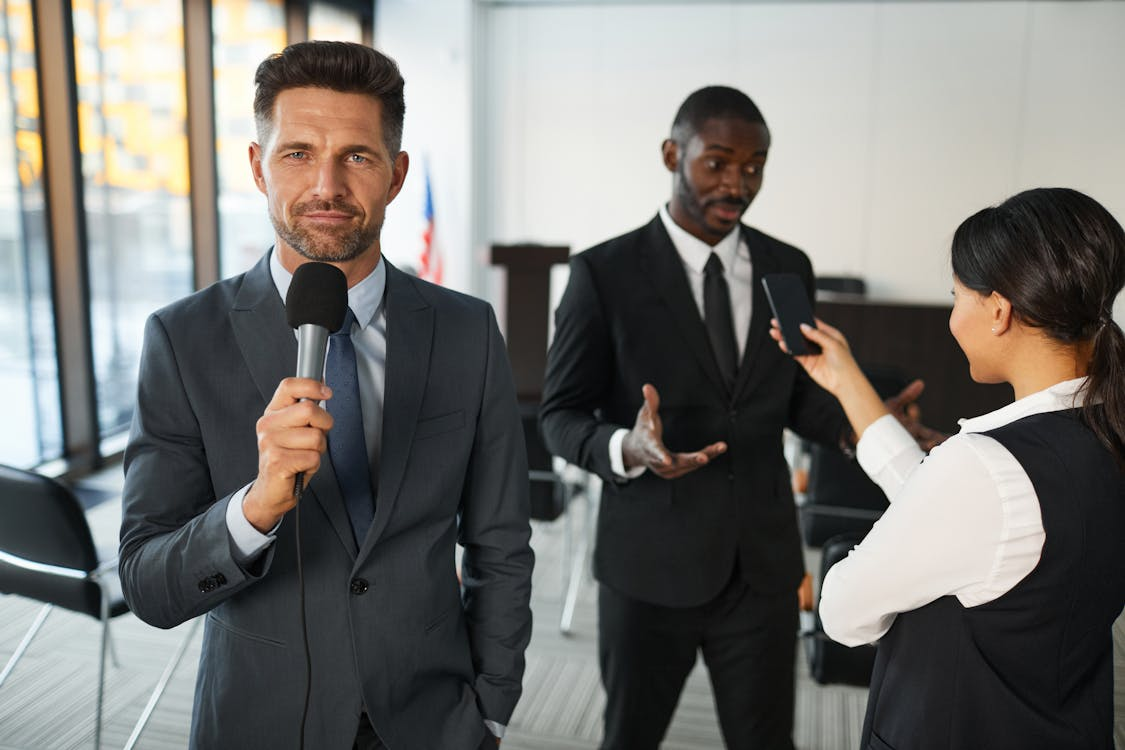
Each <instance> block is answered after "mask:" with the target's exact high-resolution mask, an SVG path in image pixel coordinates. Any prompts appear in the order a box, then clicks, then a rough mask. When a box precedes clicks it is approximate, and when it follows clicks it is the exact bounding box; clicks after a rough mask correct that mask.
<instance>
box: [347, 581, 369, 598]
mask: <svg viewBox="0 0 1125 750" xmlns="http://www.w3.org/2000/svg"><path fill="white" fill-rule="evenodd" d="M351 591H352V593H353V594H355V595H356V596H359V595H360V594H366V593H367V581H365V580H363V579H362V578H353V579H352V584H351Z"/></svg>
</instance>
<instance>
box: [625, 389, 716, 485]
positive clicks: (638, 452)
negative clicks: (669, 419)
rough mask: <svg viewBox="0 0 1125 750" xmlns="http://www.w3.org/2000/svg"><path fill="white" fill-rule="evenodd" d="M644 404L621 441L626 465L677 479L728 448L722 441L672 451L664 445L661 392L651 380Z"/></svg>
mask: <svg viewBox="0 0 1125 750" xmlns="http://www.w3.org/2000/svg"><path fill="white" fill-rule="evenodd" d="M641 394H642V395H643V396H644V404H643V405H642V406H641V408H640V410H639V411H638V412H637V421H636V423H635V424H634V425H633V429H631V430H630V431H629V434H628V435H626V436H625V440H624V441H623V442H622V443H621V453H622V457H623V458H624V459H625V468H626V469H632V468H635V467H637V466H644V467H645V468H647V469H648V470H649V471H651V472H652V473H654V474H656V475H657V476H658V477H661V478H663V479H676V478H678V477H682V476H683V475H684V474H687V473H689V472H692V471H695V470H696V469H698V468H700V467H702V466H706V465H707V464H709V463H710V462H711V461H712V460H713V459H714V458H715V457H716V456H718V455H719V454H721V453H723V452H724V451H726V449H727V444H726V443H724V442H722V441H720V442H718V443H712V444H711V445H708V446H706V447H705V448H702V449H700V450H698V451H694V452H692V453H672V452H671V451H669V450H668V448H666V447H665V445H664V425H663V423H662V422H661V421H660V411H659V409H660V394H659V393H657V392H656V388H655V387H654V386H652V385H651V384H649V383H645V385H644V386H643V387H642V388H641Z"/></svg>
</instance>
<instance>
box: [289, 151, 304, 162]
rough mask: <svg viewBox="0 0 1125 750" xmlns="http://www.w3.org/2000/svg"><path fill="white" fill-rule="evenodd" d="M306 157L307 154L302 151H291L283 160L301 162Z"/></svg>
mask: <svg viewBox="0 0 1125 750" xmlns="http://www.w3.org/2000/svg"><path fill="white" fill-rule="evenodd" d="M307 156H308V154H306V153H305V152H304V151H293V152H292V153H288V154H286V155H285V158H286V159H292V160H294V161H301V160H303V159H305V158H306V157H307Z"/></svg>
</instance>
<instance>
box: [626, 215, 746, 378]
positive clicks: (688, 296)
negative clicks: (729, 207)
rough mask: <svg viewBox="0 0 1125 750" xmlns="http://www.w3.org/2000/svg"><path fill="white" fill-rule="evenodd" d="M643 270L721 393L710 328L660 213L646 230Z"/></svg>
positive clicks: (686, 341)
mask: <svg viewBox="0 0 1125 750" xmlns="http://www.w3.org/2000/svg"><path fill="white" fill-rule="evenodd" d="M641 263H642V271H643V272H644V273H645V274H647V275H648V277H649V278H650V279H651V280H652V283H653V285H654V286H655V287H656V290H657V292H658V293H659V295H660V297H661V298H662V299H663V300H664V303H665V304H666V305H667V306H668V308H669V310H670V311H671V313H672V320H673V321H675V325H676V327H677V329H678V330H679V332H680V336H681V338H682V339H683V341H684V343H685V344H686V345H687V348H688V351H689V352H691V355H692V356H693V357H694V358H695V360H696V361H697V362H698V363H699V366H700V367H702V368H703V371H704V372H705V373H707V377H708V378H709V379H710V380H711V381H712V383H714V385H715V387H716V388H718V389H719V391H720V392H722V393H727V386H726V384H725V383H724V382H723V378H722V375H720V373H719V365H718V364H717V363H716V362H715V355H714V354H713V353H712V352H711V345H710V343H708V339H707V328H706V327H705V326H704V325H703V318H702V317H701V316H700V314H699V307H698V306H697V305H696V304H695V298H694V297H693V296H692V293H691V287H689V286H688V281H687V276H686V274H685V273H684V264H683V260H681V259H680V254H679V253H678V252H676V247H675V245H673V244H672V239H671V238H670V237H669V236H668V232H667V231H666V230H665V229H664V225H663V224H662V223H661V221H660V217H659V216H657V217H656V218H655V219H653V220H652V221H651V222H649V225H648V226H647V227H645V229H644V239H643V241H642V243H641Z"/></svg>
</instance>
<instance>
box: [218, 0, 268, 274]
mask: <svg viewBox="0 0 1125 750" xmlns="http://www.w3.org/2000/svg"><path fill="white" fill-rule="evenodd" d="M211 23H212V35H213V36H214V51H213V55H214V66H215V141H216V144H215V150H216V158H217V160H218V173H219V272H220V275H222V276H230V275H232V274H235V273H241V272H242V271H245V270H246V269H247V268H249V267H250V266H251V265H253V264H254V262H255V261H257V260H258V259H259V258H260V257H262V254H263V253H264V252H265V251H266V249H267V248H268V247H269V246H270V245H272V244H273V242H274V234H273V227H272V226H271V225H270V221H269V214H268V212H267V209H266V198H265V196H264V195H262V194H261V193H260V192H258V188H257V186H256V185H254V180H253V178H252V176H251V174H250V158H249V155H248V147H249V145H250V142H251V141H255V140H257V136H256V135H255V132H254V72H255V71H256V70H257V69H258V63H260V62H261V61H262V60H264V59H265V58H266V57H267V56H268V55H270V54H272V53H274V52H280V51H281V49H282V48H283V47H284V46H285V7H284V4H283V3H282V0H215V2H214V5H213V6H212V22H211Z"/></svg>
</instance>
